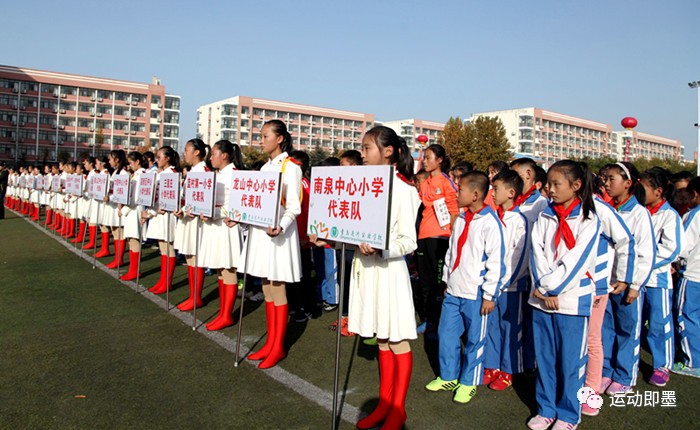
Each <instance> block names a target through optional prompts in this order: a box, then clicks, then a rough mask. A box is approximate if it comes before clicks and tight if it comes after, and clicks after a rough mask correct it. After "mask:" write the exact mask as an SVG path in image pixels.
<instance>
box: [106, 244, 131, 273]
mask: <svg viewBox="0 0 700 430" xmlns="http://www.w3.org/2000/svg"><path fill="white" fill-rule="evenodd" d="M125 247H126V240H125V239H119V240H115V241H114V260H112V262H111V263H109V264H107V265H106V266H105V267H107V268H108V269H116V268H117V267H122V266H123V265H124V248H125Z"/></svg>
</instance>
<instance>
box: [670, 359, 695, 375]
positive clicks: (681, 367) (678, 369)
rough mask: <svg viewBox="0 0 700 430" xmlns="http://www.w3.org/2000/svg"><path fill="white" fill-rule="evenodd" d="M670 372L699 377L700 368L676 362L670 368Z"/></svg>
mask: <svg viewBox="0 0 700 430" xmlns="http://www.w3.org/2000/svg"><path fill="white" fill-rule="evenodd" d="M671 372H673V373H677V374H679V375H685V376H692V377H694V378H700V368H697V367H695V368H693V367H688V366H686V365H685V364H684V363H676V364H674V365H673V367H672V368H671Z"/></svg>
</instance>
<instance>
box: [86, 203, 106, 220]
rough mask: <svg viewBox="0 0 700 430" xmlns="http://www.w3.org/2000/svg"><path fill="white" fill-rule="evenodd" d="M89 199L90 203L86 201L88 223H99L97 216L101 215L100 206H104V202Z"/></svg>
mask: <svg viewBox="0 0 700 430" xmlns="http://www.w3.org/2000/svg"><path fill="white" fill-rule="evenodd" d="M90 200H92V203H88V211H89V213H88V221H89V223H90V224H99V223H100V218H99V217H101V216H102V206H104V202H98V201H97V200H95V199H90Z"/></svg>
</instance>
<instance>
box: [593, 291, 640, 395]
mask: <svg viewBox="0 0 700 430" xmlns="http://www.w3.org/2000/svg"><path fill="white" fill-rule="evenodd" d="M643 303H644V288H641V289H640V290H639V296H638V297H637V300H635V301H634V302H633V303H632V304H627V303H626V302H625V293H621V294H610V300H608V306H607V308H606V309H605V319H604V320H603V333H602V337H603V355H604V359H603V377H606V378H612V380H613V381H615V382H617V383H620V384H622V385H629V386H634V385H636V384H637V374H638V373H639V372H638V370H639V348H640V334H641V328H642V304H643Z"/></svg>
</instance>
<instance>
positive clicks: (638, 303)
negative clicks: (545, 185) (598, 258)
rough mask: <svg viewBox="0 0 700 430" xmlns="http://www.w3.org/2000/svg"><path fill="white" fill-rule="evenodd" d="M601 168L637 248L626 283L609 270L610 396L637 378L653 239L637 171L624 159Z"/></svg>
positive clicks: (606, 380) (606, 340) (606, 376)
mask: <svg viewBox="0 0 700 430" xmlns="http://www.w3.org/2000/svg"><path fill="white" fill-rule="evenodd" d="M601 172H602V173H603V177H604V178H605V179H604V182H605V190H606V191H607V193H608V195H609V196H610V197H611V198H612V199H613V205H612V206H613V207H614V208H615V209H617V212H618V214H620V217H621V218H622V220H623V221H624V222H625V224H627V227H628V228H629V230H630V231H631V232H632V236H634V241H635V247H634V251H635V254H636V260H635V266H634V275H633V277H632V284H630V285H629V287H626V286H625V283H621V282H618V281H619V279H617V277H616V276H614V275H615V274H614V273H613V277H612V278H611V284H612V285H614V286H615V288H614V290H613V291H612V292H611V293H610V300H609V301H608V306H607V308H606V310H605V320H604V321H603V352H604V354H605V360H604V362H603V378H602V379H601V391H603V390H605V392H606V393H607V394H608V395H610V396H613V395H618V394H626V393H629V392H631V391H632V387H633V386H634V385H636V383H637V374H638V373H639V349H640V334H641V326H642V318H641V316H642V303H644V296H643V295H644V286H645V285H646V284H647V282H648V281H649V277H650V276H651V270H652V265H653V263H654V259H655V258H656V245H655V243H654V227H653V225H652V223H651V216H649V211H647V210H646V208H645V207H644V204H645V202H646V197H645V193H644V188H642V186H641V185H640V184H639V172H638V171H637V169H636V168H635V167H634V165H633V164H632V163H628V162H626V161H625V162H619V163H615V164H608V165H606V166H604V167H603V169H602V170H601Z"/></svg>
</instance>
